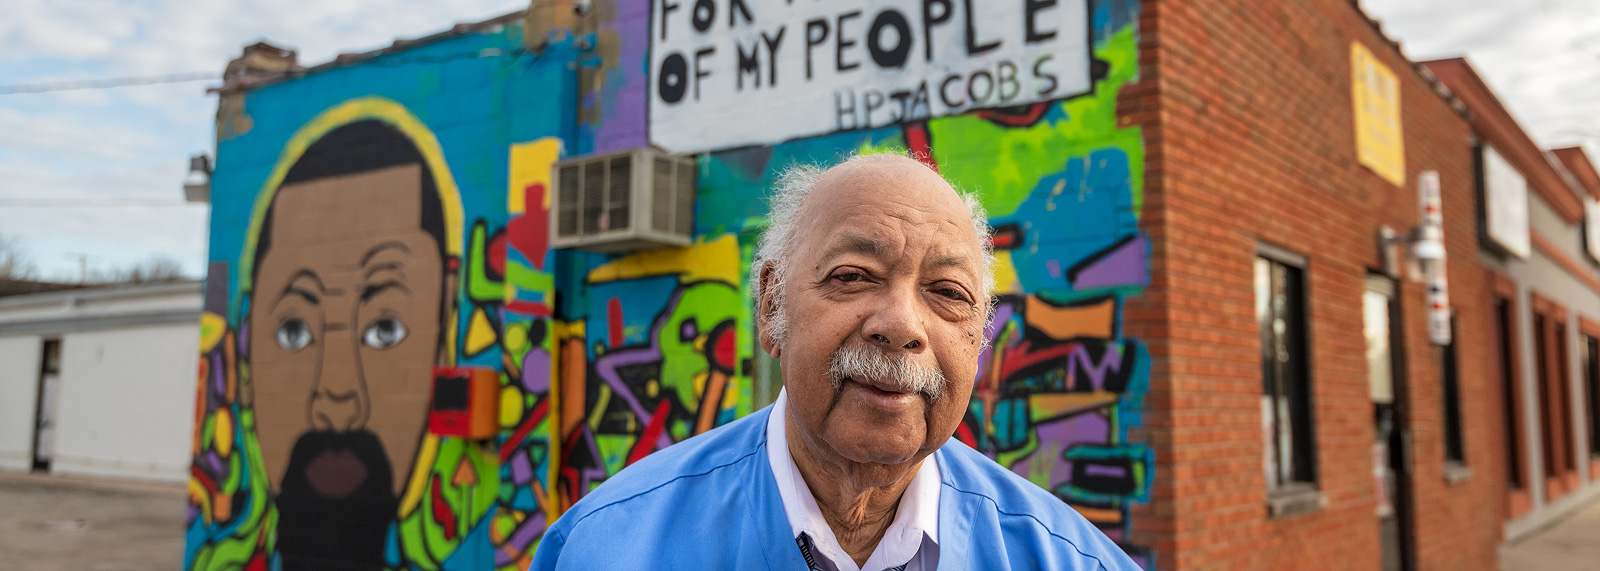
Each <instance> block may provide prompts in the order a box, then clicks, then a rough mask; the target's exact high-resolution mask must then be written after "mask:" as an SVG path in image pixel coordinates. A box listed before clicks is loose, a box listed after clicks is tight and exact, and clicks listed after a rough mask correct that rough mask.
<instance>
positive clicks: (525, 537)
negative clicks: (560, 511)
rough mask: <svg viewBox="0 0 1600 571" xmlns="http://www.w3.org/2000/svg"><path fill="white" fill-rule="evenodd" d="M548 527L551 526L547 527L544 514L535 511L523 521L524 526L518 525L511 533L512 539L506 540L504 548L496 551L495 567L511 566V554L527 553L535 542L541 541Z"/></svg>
mask: <svg viewBox="0 0 1600 571" xmlns="http://www.w3.org/2000/svg"><path fill="white" fill-rule="evenodd" d="M547 527H549V526H548V525H545V521H544V512H542V511H534V512H533V513H532V514H530V515H529V516H528V519H525V520H522V524H521V525H518V526H517V529H515V530H512V531H511V537H510V538H508V539H507V540H506V545H505V546H504V547H502V548H501V549H496V550H494V566H495V567H504V566H506V565H510V564H511V554H512V553H522V552H524V551H527V550H528V546H530V545H533V540H535V539H539V536H541V535H544V530H545V528H547Z"/></svg>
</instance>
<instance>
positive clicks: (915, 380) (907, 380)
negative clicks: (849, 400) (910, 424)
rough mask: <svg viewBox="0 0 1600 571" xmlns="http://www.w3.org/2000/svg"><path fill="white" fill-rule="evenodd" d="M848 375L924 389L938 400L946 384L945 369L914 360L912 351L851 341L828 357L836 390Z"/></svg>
mask: <svg viewBox="0 0 1600 571" xmlns="http://www.w3.org/2000/svg"><path fill="white" fill-rule="evenodd" d="M846 379H857V380H862V381H864V380H866V379H871V380H872V381H873V382H875V383H877V384H880V385H888V386H890V387H893V388H894V389H895V390H897V391H901V392H908V393H921V394H922V395H923V396H925V397H927V398H928V402H936V401H938V400H939V396H940V395H942V394H944V386H945V378H944V373H943V372H941V371H940V370H939V369H938V368H937V367H934V366H930V365H926V364H923V363H919V362H916V361H913V360H911V358H910V356H908V355H904V354H890V353H885V352H883V351H880V350H876V349H868V348H865V347H858V346H850V345H845V346H841V347H839V349H838V350H835V351H834V352H833V358H832V359H829V360H828V380H830V381H832V382H833V390H835V391H839V390H843V389H844V382H845V380H846Z"/></svg>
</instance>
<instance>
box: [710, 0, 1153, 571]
mask: <svg viewBox="0 0 1600 571" xmlns="http://www.w3.org/2000/svg"><path fill="white" fill-rule="evenodd" d="M1136 10H1137V4H1136V3H1133V2H1120V1H1103V2H1093V3H1091V7H1090V16H1091V22H1090V23H1091V29H1092V30H1093V41H1094V61H1093V62H1092V67H1093V69H1094V74H1095V86H1094V89H1093V91H1092V92H1090V93H1088V94H1086V95H1083V96H1080V97H1074V98H1070V99H1066V100H1061V101H1054V102H1047V103H1038V104H1031V105H1024V106H1019V107H1009V108H1003V109H992V110H985V111H978V112H973V113H967V114H963V115H954V116H948V117H936V118H932V119H929V120H926V121H920V122H912V123H907V124H904V125H900V126H896V127H889V128H881V129H868V130H858V131H848V132H842V133H835V134H832V135H827V136H823V137H817V138H811V139H805V140H800V141H791V142H786V143H782V144H778V145H774V146H769V147H749V148H742V149H737V150H732V151H726V152H719V153H712V154H711V155H710V156H709V157H708V158H707V159H705V160H704V161H703V163H702V167H703V168H702V171H701V173H702V174H701V193H700V203H699V211H698V219H697V228H696V231H697V232H699V233H702V234H704V235H730V236H740V237H741V239H743V237H745V236H753V235H756V234H758V233H759V231H760V229H761V228H762V227H763V226H764V224H765V219H764V215H765V213H764V211H763V210H762V209H761V208H762V206H761V205H760V204H759V203H758V202H756V201H751V200H749V197H752V196H756V195H757V194H758V193H761V192H764V189H765V188H767V187H768V186H769V185H770V184H771V182H772V181H773V180H774V178H775V176H776V174H777V173H778V172H780V171H781V170H782V168H784V167H785V166H787V165H789V164H792V163H794V162H796V161H806V162H831V161H834V160H837V159H838V158H839V157H841V156H843V155H844V154H846V153H850V152H862V151H865V152H871V151H877V150H901V151H910V152H912V153H914V154H915V155H916V156H918V157H920V158H923V159H924V161H925V162H927V163H928V164H930V165H931V166H933V167H935V168H937V169H938V170H939V171H940V172H941V173H942V174H944V175H945V176H946V177H948V178H950V179H951V180H952V181H953V182H955V183H956V184H958V185H959V186H962V187H964V188H967V189H971V190H973V191H975V192H977V194H978V196H979V199H980V200H981V201H982V202H983V203H984V206H985V208H986V209H987V210H988V212H989V215H990V222H991V224H992V225H993V226H994V228H995V232H994V235H993V238H992V240H993V243H994V246H995V250H996V258H997V260H998V266H999V267H998V276H997V278H998V280H997V281H998V283H999V291H998V295H997V297H996V300H995V301H996V309H995V317H994V322H993V324H992V325H991V327H990V328H989V330H988V332H987V334H988V337H989V340H990V341H991V347H990V348H989V349H988V350H986V351H985V352H984V353H983V355H982V356H981V362H980V373H979V377H978V379H977V385H976V387H975V389H974V391H973V400H972V403H971V405H970V408H969V410H968V414H967V417H966V419H965V421H964V422H963V423H962V425H961V426H960V427H959V429H958V431H957V433H956V438H959V439H960V440H962V441H963V442H966V443H967V444H968V445H971V446H973V447H974V448H976V449H978V450H979V451H982V452H983V453H985V454H987V455H989V456H990V457H993V458H994V459H995V460H997V461H998V462H1000V463H1001V464H1003V465H1005V466H1007V467H1009V468H1011V469H1012V470H1013V471H1015V472H1017V473H1018V474H1020V475H1022V476H1024V477H1026V478H1028V479H1029V480H1031V481H1033V482H1034V483H1037V484H1039V485H1040V486H1041V487H1043V488H1045V489H1048V490H1050V491H1051V492H1053V493H1055V495H1056V496H1057V497H1060V498H1061V499H1062V501H1064V502H1066V503H1068V504H1070V505H1072V506H1073V507H1074V508H1075V509H1077V510H1078V511H1079V512H1080V513H1082V514H1083V515H1084V516H1085V517H1087V518H1088V519H1089V520H1090V521H1092V522H1094V523H1095V524H1096V525H1097V526H1099V527H1100V528H1101V530H1103V531H1104V532H1105V533H1106V534H1107V535H1108V536H1110V537H1111V538H1112V539H1114V540H1116V541H1117V542H1118V543H1119V544H1121V545H1122V546H1123V548H1124V549H1125V550H1126V551H1127V552H1128V553H1129V554H1130V555H1132V556H1133V557H1134V559H1135V560H1136V561H1138V562H1140V563H1141V564H1142V565H1144V566H1145V567H1146V568H1150V567H1152V566H1153V565H1154V559H1155V557H1154V554H1153V552H1151V551H1150V550H1149V549H1147V548H1146V547H1144V546H1140V545H1138V544H1136V543H1134V542H1132V541H1130V536H1129V534H1130V533H1131V529H1132V523H1133V522H1132V519H1131V516H1130V507H1131V506H1132V505H1134V504H1136V503H1140V502H1147V501H1148V500H1149V493H1150V485H1151V482H1152V475H1153V471H1154V453H1153V452H1152V451H1151V449H1150V448H1149V447H1148V446H1147V445H1145V444H1142V443H1139V442H1134V441H1131V440H1130V439H1129V430H1130V429H1131V428H1134V427H1137V426H1139V425H1140V424H1141V423H1142V416H1141V414H1142V411H1143V404H1144V396H1145V395H1146V393H1147V392H1148V390H1149V375H1150V364H1149V361H1150V359H1149V355H1148V353H1147V352H1146V351H1145V348H1144V346H1143V345H1142V344H1141V343H1140V341H1139V340H1138V339H1136V338H1132V337H1129V336H1127V335H1125V334H1124V332H1123V328H1122V323H1121V317H1122V307H1123V303H1124V301H1125V300H1127V299H1129V298H1132V297H1136V296H1139V295H1141V294H1142V293H1143V291H1144V288H1145V287H1146V286H1147V285H1148V284H1149V272H1150V268H1149V261H1148V256H1149V250H1150V246H1149V242H1148V239H1147V238H1146V236H1145V235H1144V233H1142V232H1141V231H1140V230H1139V227H1138V222H1139V217H1140V212H1141V208H1142V204H1143V196H1142V189H1143V174H1144V144H1143V138H1142V134H1141V132H1140V130H1139V129H1138V128H1137V127H1119V126H1118V124H1117V115H1116V102H1117V95H1118V92H1119V91H1120V90H1121V88H1122V87H1123V86H1124V85H1126V84H1128V83H1130V82H1132V81H1134V80H1135V79H1136V74H1137V69H1138V68H1137V65H1138V47H1137V37H1136V33H1135V28H1134V26H1136V25H1137V23H1136V20H1137V18H1136V16H1137V13H1136ZM747 243H748V242H747Z"/></svg>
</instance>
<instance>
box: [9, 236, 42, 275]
mask: <svg viewBox="0 0 1600 571" xmlns="http://www.w3.org/2000/svg"><path fill="white" fill-rule="evenodd" d="M37 274H38V268H37V267H35V266H34V265H33V260H32V259H31V258H30V257H29V256H28V251H27V248H25V247H23V245H22V240H20V239H17V238H16V237H12V236H5V235H0V279H12V280H31V279H34V278H35V277H36V275H37Z"/></svg>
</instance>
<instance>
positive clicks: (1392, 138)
mask: <svg viewBox="0 0 1600 571" xmlns="http://www.w3.org/2000/svg"><path fill="white" fill-rule="evenodd" d="M1350 88H1351V92H1352V94H1353V95H1354V96H1355V115H1356V156H1357V158H1358V159H1359V160H1360V161H1361V164H1362V165H1364V166H1366V167H1367V168H1370V169H1372V172H1375V173H1378V176H1381V177H1383V178H1384V179H1386V180H1388V181H1389V182H1392V183H1394V184H1395V185H1396V186H1405V183H1406V153H1405V139H1404V138H1403V137H1401V135H1400V82H1399V81H1398V80H1396V79H1395V75H1394V71H1392V70H1390V69H1389V68H1388V66H1385V65H1383V64H1382V63H1379V62H1378V60H1377V58H1375V57H1373V56H1372V52H1371V51H1369V50H1367V47H1366V46H1363V45H1361V44H1360V43H1352V44H1350Z"/></svg>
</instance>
